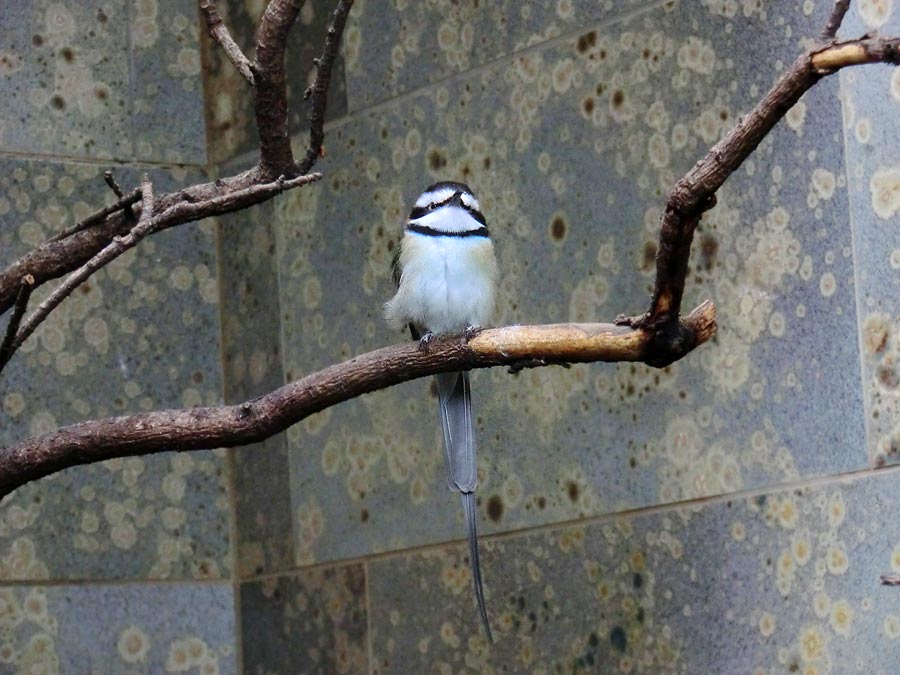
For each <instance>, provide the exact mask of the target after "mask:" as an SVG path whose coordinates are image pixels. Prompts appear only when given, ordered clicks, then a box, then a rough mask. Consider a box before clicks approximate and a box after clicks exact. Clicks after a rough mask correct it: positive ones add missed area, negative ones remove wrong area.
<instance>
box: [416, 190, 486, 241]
mask: <svg viewBox="0 0 900 675" xmlns="http://www.w3.org/2000/svg"><path fill="white" fill-rule="evenodd" d="M409 224H410V225H421V226H425V227H429V228H432V229H436V230H441V231H445V232H463V231H468V230H475V229H478V228H481V227H484V224H485V220H484V216H483V215H482V213H481V206H480V205H479V203H478V199H477V198H476V197H475V194H474V193H473V192H472V190H471V188H469V186H468V185H466V184H465V183H456V182H453V181H442V182H440V183H435V184H434V185H430V186H429V187H428V188H426V189H425V191H424V192H423V193H422V194H421V195H419V198H418V199H416V203H415V205H414V206H413V208H412V211H410V214H409Z"/></svg>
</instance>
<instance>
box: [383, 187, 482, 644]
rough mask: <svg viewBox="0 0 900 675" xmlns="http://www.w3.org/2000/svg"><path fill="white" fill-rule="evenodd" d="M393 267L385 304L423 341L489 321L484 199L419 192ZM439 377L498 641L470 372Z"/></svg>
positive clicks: (456, 478) (462, 191)
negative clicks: (487, 576)
mask: <svg viewBox="0 0 900 675" xmlns="http://www.w3.org/2000/svg"><path fill="white" fill-rule="evenodd" d="M391 267H392V270H391V271H392V274H391V277H392V280H393V282H394V287H395V290H396V293H395V295H394V297H393V298H391V299H390V300H389V301H388V302H387V303H386V304H385V318H386V320H387V322H388V324H389V325H390V326H392V327H394V328H396V329H402V328H404V327H408V328H409V331H410V334H411V335H412V338H413V339H414V340H419V341H420V347H421V348H423V349H427V345H428V342H429V341H430V340H431V339H432V337H433V336H435V335H441V334H446V333H459V332H463V333H464V334H465V336H466V338H468V337H470V336H471V335H472V334H473V332H474V330H475V329H476V328H480V327H483V326H486V325H488V324H489V322H490V321H491V318H492V315H493V313H494V307H495V301H496V294H497V282H498V277H499V270H498V267H497V259H496V256H495V254H494V246H493V244H492V242H491V238H490V233H489V231H488V226H487V222H486V221H485V218H484V215H482V213H481V206H480V205H479V203H478V199H477V198H476V196H475V193H474V192H472V190H471V189H470V188H469V186H468V185H466V184H465V183H458V182H455V181H441V182H438V183H434V184H433V185H430V186H429V187H427V188H426V189H425V191H424V192H423V193H422V194H421V195H419V197H418V199H416V201H415V204H414V206H413V208H412V211H410V214H409V219H408V220H407V222H406V226H405V228H404V233H403V237H402V239H401V240H400V245H399V246H398V247H397V250H396V251H395V254H394V259H393V263H392V265H391ZM434 381H435V384H436V385H437V393H438V410H439V417H440V423H441V429H442V432H443V438H444V468H445V471H446V475H447V484H448V487H449V488H450V489H451V490H454V491H456V492H459V493H460V495H461V497H462V505H463V512H464V515H465V521H466V528H467V531H468V539H469V566H470V569H471V572H472V581H473V584H474V586H475V599H476V601H477V604H478V612H479V614H480V616H481V622H482V625H483V627H484V632H485V637H486V638H487V640H488V642H493V635H492V634H491V626H490V622H489V621H488V616H487V609H486V607H485V602H484V589H483V585H482V580H481V565H480V562H479V559H478V531H477V527H476V515H477V509H476V504H475V488H476V484H477V478H478V469H477V464H476V450H475V449H476V439H475V423H474V418H473V417H472V393H471V387H470V383H469V373H468V372H467V371H462V372H452V373H438V374H437V375H435V376H434Z"/></svg>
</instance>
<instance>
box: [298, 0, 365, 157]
mask: <svg viewBox="0 0 900 675" xmlns="http://www.w3.org/2000/svg"><path fill="white" fill-rule="evenodd" d="M352 7H353V0H340V2H338V5H337V7H336V8H335V10H334V12H333V13H332V15H331V23H330V24H329V26H328V33H327V34H326V36H325V49H324V50H323V51H322V56H321V57H320V58H319V59H317V60H316V68H317V70H316V79H315V81H314V82H313V83H312V85H311V86H310V87H309V88H307V90H306V91H305V92H304V93H303V98H309V97H312V106H311V107H310V111H309V145H308V146H307V148H306V156H305V157H304V158H303V161H302V162H300V166H299V171H300V173H306V172H307V171H309V170H310V169H311V168H312V167H313V165H314V164H315V163H316V161H317V160H318V159H319V157H320V156H321V155H322V152H323V151H322V143H323V142H324V140H325V106H326V104H327V103H328V85H329V84H330V82H331V70H332V68H333V66H334V61H335V59H336V58H337V53H338V49H340V46H341V35H343V33H344V24H345V23H346V22H347V15H348V14H350V10H351V9H352Z"/></svg>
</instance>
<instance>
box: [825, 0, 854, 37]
mask: <svg viewBox="0 0 900 675" xmlns="http://www.w3.org/2000/svg"><path fill="white" fill-rule="evenodd" d="M848 9H850V0H834V8H832V10H831V16H830V17H828V23H826V24H825V28H823V29H822V34H821V35H820V36H819V42H831V41H832V40H834V36H835V35H837V32H838V29H839V28H840V27H841V24H842V23H843V22H844V15H845V14H846V13H847V10H848Z"/></svg>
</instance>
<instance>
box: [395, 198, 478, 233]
mask: <svg viewBox="0 0 900 675" xmlns="http://www.w3.org/2000/svg"><path fill="white" fill-rule="evenodd" d="M450 196H451V197H452V196H453V194H452V193H451V195H450ZM409 222H410V223H415V224H416V225H422V226H424V227H430V228H432V229H434V230H438V231H439V232H466V231H469V230H479V229H482V228H483V227H484V226H483V225H482V224H481V223H479V222H478V221H477V220H475V219H474V218H473V217H472V214H471V213H469V212H468V211H466V210H465V209H462V208H460V207H458V206H450V205H447V206H442V207H441V208H439V209H435V210H434V211H429V212H428V213H426V214H424V215H422V216H419V217H418V218H416V219H415V220H411V221H409Z"/></svg>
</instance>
